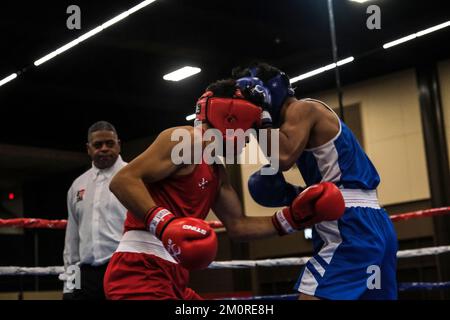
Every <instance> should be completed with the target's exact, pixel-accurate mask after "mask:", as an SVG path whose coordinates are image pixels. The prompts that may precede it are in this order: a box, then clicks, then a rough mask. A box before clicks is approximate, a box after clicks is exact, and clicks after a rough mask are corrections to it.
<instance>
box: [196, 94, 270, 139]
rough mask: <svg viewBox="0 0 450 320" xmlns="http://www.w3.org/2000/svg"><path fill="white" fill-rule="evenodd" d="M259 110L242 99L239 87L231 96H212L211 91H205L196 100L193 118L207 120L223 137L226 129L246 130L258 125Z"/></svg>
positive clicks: (259, 120) (260, 109) (260, 110)
mask: <svg viewBox="0 0 450 320" xmlns="http://www.w3.org/2000/svg"><path fill="white" fill-rule="evenodd" d="M261 112H262V108H260V107H258V106H256V105H254V104H253V103H251V102H249V101H247V100H245V99H244V96H243V95H242V92H241V90H240V89H236V91H235V93H234V95H233V97H232V98H219V97H214V93H213V92H212V91H206V92H205V93H204V94H203V95H202V96H201V97H200V99H198V101H197V106H196V110H195V113H196V118H195V119H196V121H202V122H208V123H209V124H210V125H211V126H212V127H214V128H216V129H218V130H220V131H221V132H222V135H223V136H224V138H225V137H226V130H227V129H233V130H236V129H242V130H244V131H246V130H248V129H250V128H253V127H255V126H260V122H261Z"/></svg>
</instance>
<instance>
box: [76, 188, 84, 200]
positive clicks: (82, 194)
mask: <svg viewBox="0 0 450 320" xmlns="http://www.w3.org/2000/svg"><path fill="white" fill-rule="evenodd" d="M84 192H85V190H84V189H81V190H78V191H77V202H80V201H82V200H83V197H84Z"/></svg>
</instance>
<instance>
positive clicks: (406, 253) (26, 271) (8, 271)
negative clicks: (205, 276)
mask: <svg viewBox="0 0 450 320" xmlns="http://www.w3.org/2000/svg"><path fill="white" fill-rule="evenodd" d="M446 252H450V246H440V247H429V248H421V249H411V250H402V251H398V252H397V257H398V258H399V259H400V258H412V257H421V256H430V255H438V254H442V253H446ZM309 259H310V257H301V258H280V259H263V260H231V261H215V262H213V263H211V264H210V265H209V267H208V268H209V269H241V268H254V267H285V266H300V265H304V264H306V262H308V260H309ZM62 273H64V267H59V266H52V267H30V268H28V267H13V266H10V267H0V276H14V275H31V276H41V275H59V274H62Z"/></svg>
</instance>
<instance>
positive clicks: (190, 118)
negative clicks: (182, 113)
mask: <svg viewBox="0 0 450 320" xmlns="http://www.w3.org/2000/svg"><path fill="white" fill-rule="evenodd" d="M194 119H195V113H193V114H190V115H188V116H186V121H191V120H194Z"/></svg>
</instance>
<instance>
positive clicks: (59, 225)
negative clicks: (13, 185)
mask: <svg viewBox="0 0 450 320" xmlns="http://www.w3.org/2000/svg"><path fill="white" fill-rule="evenodd" d="M446 214H450V207H442V208H433V209H425V210H418V211H413V212H407V213H400V214H395V215H391V216H390V218H391V220H392V221H393V222H397V221H404V220H409V219H413V218H423V217H434V216H441V215H446ZM206 222H207V223H208V224H209V225H210V226H211V228H214V229H219V228H223V224H222V222H220V221H216V220H214V221H206ZM66 225H67V220H64V219H62V220H47V219H37V218H16V219H0V228H2V227H3V228H5V227H12V228H25V229H65V228H66Z"/></svg>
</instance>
